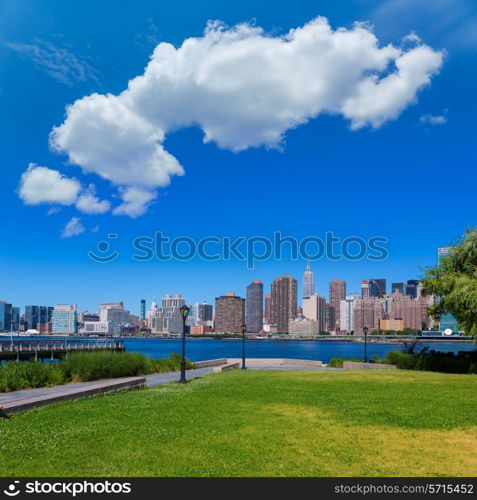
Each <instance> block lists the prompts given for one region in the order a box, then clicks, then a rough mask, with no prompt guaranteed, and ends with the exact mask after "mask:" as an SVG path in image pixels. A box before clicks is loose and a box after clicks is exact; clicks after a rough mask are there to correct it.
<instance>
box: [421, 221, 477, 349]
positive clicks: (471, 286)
mask: <svg viewBox="0 0 477 500" xmlns="http://www.w3.org/2000/svg"><path fill="white" fill-rule="evenodd" d="M421 284H422V285H423V290H422V293H423V294H424V295H428V296H429V295H435V296H436V297H438V300H436V303H435V304H433V305H432V306H430V307H429V313H430V314H431V315H433V316H434V317H436V318H438V317H439V316H440V315H442V314H446V313H450V314H452V315H453V316H454V317H455V318H456V319H457V321H458V323H459V327H460V328H461V329H462V330H463V331H464V332H465V333H466V334H467V335H472V336H473V337H474V338H475V339H476V340H477V228H473V229H469V230H467V231H466V232H465V233H464V235H463V236H462V238H461V239H460V240H459V241H458V242H456V244H455V245H453V246H452V248H451V251H450V253H449V254H448V255H446V256H443V257H441V258H440V259H439V263H438V264H437V265H436V266H434V267H431V268H428V269H427V270H426V271H425V275H424V278H423V279H422V280H421Z"/></svg>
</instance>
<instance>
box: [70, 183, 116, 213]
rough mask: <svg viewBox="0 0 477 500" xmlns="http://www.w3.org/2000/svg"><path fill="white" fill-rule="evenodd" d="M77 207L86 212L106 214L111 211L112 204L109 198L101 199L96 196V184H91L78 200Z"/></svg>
mask: <svg viewBox="0 0 477 500" xmlns="http://www.w3.org/2000/svg"><path fill="white" fill-rule="evenodd" d="M76 208H77V209H78V210H79V211H80V212H84V213H85V214H104V213H105V212H108V211H109V209H110V208H111V205H110V203H109V201H108V200H100V199H99V198H98V197H97V196H96V187H95V185H94V184H90V185H89V186H88V189H86V190H85V191H84V193H82V194H81V195H80V196H79V197H78V199H77V200H76Z"/></svg>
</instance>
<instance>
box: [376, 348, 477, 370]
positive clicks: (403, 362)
mask: <svg viewBox="0 0 477 500" xmlns="http://www.w3.org/2000/svg"><path fill="white" fill-rule="evenodd" d="M386 356H387V357H386V359H384V360H383V363H390V364H392V365H396V366H397V367H398V368H401V369H403V370H424V371H435V372H444V373H477V351H460V352H459V353H458V354H454V353H452V352H437V351H430V352H427V351H421V352H420V353H418V354H412V353H411V354H410V353H405V352H399V351H390V352H388V353H387V355H386Z"/></svg>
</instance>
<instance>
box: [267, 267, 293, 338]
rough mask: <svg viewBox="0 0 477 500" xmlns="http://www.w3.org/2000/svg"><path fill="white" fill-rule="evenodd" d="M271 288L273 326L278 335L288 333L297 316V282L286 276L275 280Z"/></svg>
mask: <svg viewBox="0 0 477 500" xmlns="http://www.w3.org/2000/svg"><path fill="white" fill-rule="evenodd" d="M271 288H272V293H271V307H270V310H271V314H270V319H271V324H273V325H275V326H276V331H277V332H278V333H288V323H289V321H290V319H295V318H296V316H297V314H296V313H297V281H296V279H295V278H292V277H291V276H290V275H289V274H285V275H283V276H279V277H278V278H276V279H274V280H273V281H272V287H271Z"/></svg>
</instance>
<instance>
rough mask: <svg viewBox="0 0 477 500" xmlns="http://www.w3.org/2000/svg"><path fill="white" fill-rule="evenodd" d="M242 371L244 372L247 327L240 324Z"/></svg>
mask: <svg viewBox="0 0 477 500" xmlns="http://www.w3.org/2000/svg"><path fill="white" fill-rule="evenodd" d="M241 328H242V370H246V369H247V367H246V366H245V332H246V331H247V325H246V324H245V323H242V326H241Z"/></svg>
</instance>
